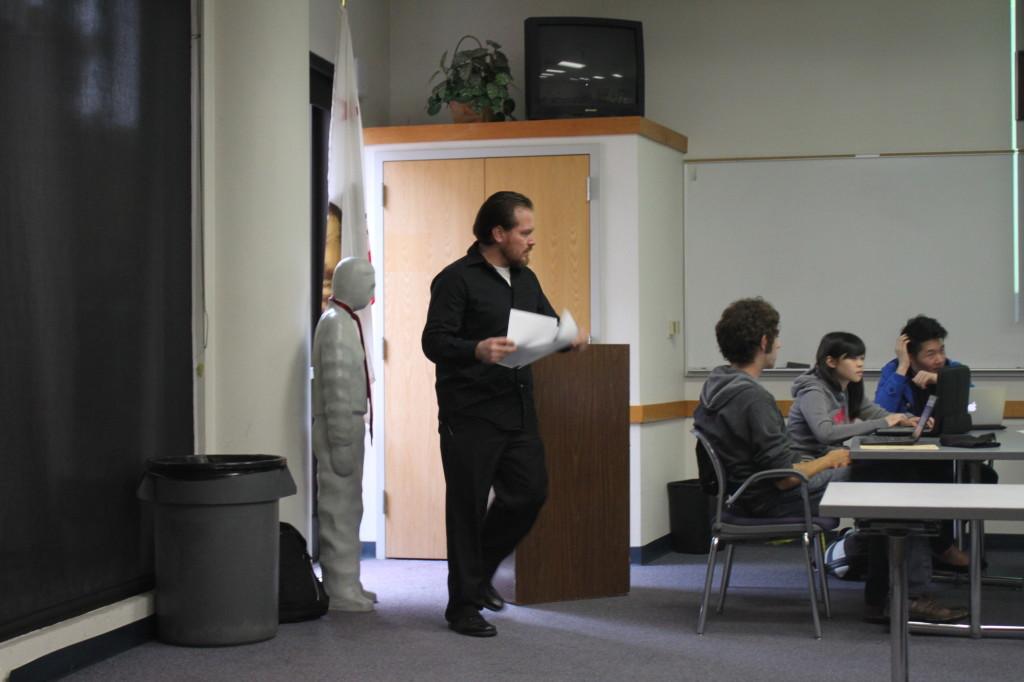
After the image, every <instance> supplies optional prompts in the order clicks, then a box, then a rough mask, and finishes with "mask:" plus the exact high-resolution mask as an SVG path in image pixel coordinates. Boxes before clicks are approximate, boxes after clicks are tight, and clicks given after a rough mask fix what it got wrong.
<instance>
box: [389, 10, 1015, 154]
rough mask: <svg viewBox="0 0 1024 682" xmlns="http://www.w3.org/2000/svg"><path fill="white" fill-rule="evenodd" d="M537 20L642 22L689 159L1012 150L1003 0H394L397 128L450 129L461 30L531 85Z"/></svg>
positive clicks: (652, 69) (661, 101) (662, 98)
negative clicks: (530, 32) (445, 84)
mask: <svg viewBox="0 0 1024 682" xmlns="http://www.w3.org/2000/svg"><path fill="white" fill-rule="evenodd" d="M529 16H595V17H615V18H621V19H633V20H639V21H642V22H643V24H644V41H645V54H646V80H647V88H646V96H647V116H648V118H651V119H653V120H655V121H657V122H659V123H661V124H663V125H667V126H668V127H670V128H673V129H675V130H678V131H680V132H682V133H684V134H686V135H688V136H689V137H690V157H691V158H707V157H721V156H765V155H800V154H828V153H856V152H865V153H870V152H882V151H940V150H968V149H969V150H978V149H1005V148H1007V147H1008V146H1009V118H1008V117H1009V116H1010V94H1009V84H1010V72H1009V66H1010V58H1009V32H1010V28H1009V1H1008V0H972V1H971V2H965V1H964V0H900V1H899V2H893V1H892V0H828V1H822V0H777V1H775V2H765V1H764V0H728V1H723V0H645V1H635V2H628V3H625V2H610V1H601V0H523V1H522V2H504V1H502V0H447V1H446V2H429V3H426V2H416V1H414V0H391V17H392V20H391V35H390V40H391V60H390V61H391V64H390V67H391V83H390V87H391V123H392V124H396V125H399V124H406V123H427V122H439V123H441V122H447V121H446V120H445V119H444V116H443V114H442V115H438V116H436V117H433V118H431V117H429V116H427V114H426V112H425V111H424V104H425V102H426V98H427V94H428V93H429V87H428V85H427V79H428V78H429V77H430V74H432V73H433V72H434V70H435V69H436V68H437V66H436V64H437V62H438V60H439V59H440V56H441V53H442V52H443V51H444V50H448V51H449V52H450V51H451V50H452V48H453V47H454V45H455V42H456V41H457V40H458V38H459V37H460V36H462V35H463V34H465V33H471V34H474V35H476V36H478V37H480V38H481V39H484V38H490V39H493V40H495V41H497V42H498V43H501V44H502V46H503V48H504V49H505V51H506V53H507V54H508V56H509V59H510V61H511V64H512V72H513V77H514V78H515V81H516V82H517V83H519V85H520V88H522V87H523V63H524V58H523V19H525V18H526V17H529ZM516 100H517V103H518V105H519V114H520V117H521V115H522V114H523V106H522V104H523V98H522V92H520V94H519V95H518V96H516Z"/></svg>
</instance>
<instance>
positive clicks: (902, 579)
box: [889, 533, 910, 682]
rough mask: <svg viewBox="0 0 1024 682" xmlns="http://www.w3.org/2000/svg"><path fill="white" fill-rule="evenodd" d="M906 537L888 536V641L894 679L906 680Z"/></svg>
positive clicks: (895, 680)
mask: <svg viewBox="0 0 1024 682" xmlns="http://www.w3.org/2000/svg"><path fill="white" fill-rule="evenodd" d="M906 548H907V536H906V535H898V534H895V533H893V534H890V535H889V589H890V590H891V596H890V598H889V642H890V647H891V654H890V655H891V657H892V660H891V676H892V680H893V682H906V681H907V679H908V671H909V655H908V651H907V644H908V642H907V640H908V636H907V631H908V630H907V621H908V620H909V619H910V613H909V611H910V606H909V602H908V600H907V557H906Z"/></svg>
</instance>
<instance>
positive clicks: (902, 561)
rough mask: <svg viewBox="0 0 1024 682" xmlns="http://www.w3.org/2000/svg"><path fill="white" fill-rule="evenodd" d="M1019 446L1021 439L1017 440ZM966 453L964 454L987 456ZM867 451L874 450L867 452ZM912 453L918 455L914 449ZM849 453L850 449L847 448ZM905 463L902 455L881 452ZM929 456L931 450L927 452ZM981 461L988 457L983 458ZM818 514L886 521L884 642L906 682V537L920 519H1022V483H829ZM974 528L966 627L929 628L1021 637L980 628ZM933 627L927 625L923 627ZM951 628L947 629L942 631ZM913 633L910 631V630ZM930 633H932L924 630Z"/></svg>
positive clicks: (1003, 628) (1013, 629)
mask: <svg viewBox="0 0 1024 682" xmlns="http://www.w3.org/2000/svg"><path fill="white" fill-rule="evenodd" d="M1022 442H1024V439H1022ZM993 450H994V449H988V450H967V452H970V453H980V452H989V453H991V452H993ZM870 452H872V453H877V452H879V451H875V450H872V451H870ZM914 452H915V453H918V452H920V451H914ZM851 454H852V450H851ZM885 454H887V455H888V456H890V457H893V456H894V455H895V456H896V457H898V458H899V459H908V458H907V457H905V455H907V454H909V452H908V451H900V452H898V453H893V452H887V453H885ZM930 454H931V455H932V456H933V458H934V456H935V455H936V454H937V452H936V451H934V450H933V451H931V453H930ZM985 459H988V458H987V457H986V458H985ZM821 514H822V515H823V516H837V517H838V516H847V517H853V518H860V519H877V520H880V521H885V522H887V524H885V525H886V528H885V530H884V532H885V534H886V535H887V536H888V538H889V567H890V571H891V576H892V581H891V582H892V584H891V585H890V588H891V590H892V596H891V598H890V606H889V614H890V615H889V618H890V621H889V623H890V628H891V630H890V642H891V646H892V663H891V665H892V668H891V670H892V679H893V680H906V679H907V663H908V656H907V634H908V632H909V629H908V627H909V625H908V622H907V621H908V615H909V614H908V604H907V567H906V556H905V551H906V538H907V536H908V535H910V534H912V533H915V532H921V530H922V525H923V524H922V523H921V522H922V521H929V520H944V519H951V518H958V519H964V520H967V521H968V522H970V523H972V524H975V523H977V524H979V525H980V523H981V522H982V521H983V520H984V519H993V520H997V521H1024V485H1014V484H1003V485H984V484H978V483H962V484H956V483H830V484H829V486H828V488H826V490H825V496H824V497H823V498H822V500H821ZM981 532H983V530H982V528H980V527H972V529H971V564H970V569H969V577H970V583H971V597H970V598H971V603H970V607H971V624H970V625H969V626H965V625H946V626H938V625H935V626H934V627H936V628H939V629H937V630H935V632H938V633H940V634H967V635H971V636H973V637H980V636H982V635H983V634H987V635H990V636H992V635H995V636H1022V635H1024V627H1020V626H1011V625H981V580H980V578H981V552H980V548H981V536H980V533H981ZM927 625H933V624H927ZM947 628H952V629H953V630H948V629H947ZM915 631H916V629H915ZM927 631H932V630H930V629H929V630H927Z"/></svg>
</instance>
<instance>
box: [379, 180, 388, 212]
mask: <svg viewBox="0 0 1024 682" xmlns="http://www.w3.org/2000/svg"><path fill="white" fill-rule="evenodd" d="M380 205H381V208H384V207H386V206H387V205H388V186H387V185H385V184H384V183H381V184H380Z"/></svg>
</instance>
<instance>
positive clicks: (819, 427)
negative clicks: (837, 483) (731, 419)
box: [787, 332, 917, 459]
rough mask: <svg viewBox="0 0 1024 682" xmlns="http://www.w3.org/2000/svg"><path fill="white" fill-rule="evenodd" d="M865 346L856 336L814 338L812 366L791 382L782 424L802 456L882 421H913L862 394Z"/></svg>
mask: <svg viewBox="0 0 1024 682" xmlns="http://www.w3.org/2000/svg"><path fill="white" fill-rule="evenodd" d="M864 352H865V348H864V342H863V341H861V340H860V337H858V336H856V335H854V334H850V333H848V332H829V333H828V334H825V336H824V337H823V338H822V339H821V343H820V344H818V352H817V354H816V356H815V363H814V367H813V368H811V369H810V370H808V371H807V372H805V373H804V374H801V375H800V376H798V377H797V378H796V381H794V382H793V388H792V394H793V406H792V407H791V408H789V426H788V429H787V430H788V431H789V439H790V441H791V442H792V444H793V450H794V451H795V452H797V453H799V455H800V457H801V458H802V459H813V458H815V457H817V456H819V455H821V454H822V453H823V452H825V451H826V450H829V449H831V448H832V447H834V446H837V445H839V444H841V443H842V442H843V441H844V440H846V439H847V438H853V437H854V436H863V435H865V434H868V433H871V432H873V431H875V430H877V429H881V428H884V427H886V426H897V425H899V426H914V425H916V424H917V417H908V416H907V415H904V414H899V413H891V412H889V411H888V410H884V409H882V408H881V407H879V406H878V405H876V404H875V403H874V402H872V401H871V399H870V398H867V397H865V396H864V383H863V380H864Z"/></svg>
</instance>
